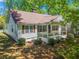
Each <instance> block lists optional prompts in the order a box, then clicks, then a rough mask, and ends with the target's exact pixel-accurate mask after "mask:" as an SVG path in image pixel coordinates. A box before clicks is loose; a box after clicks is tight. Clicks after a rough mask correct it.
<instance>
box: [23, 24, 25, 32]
mask: <svg viewBox="0 0 79 59" xmlns="http://www.w3.org/2000/svg"><path fill="white" fill-rule="evenodd" d="M24 28H25V26H24V25H22V33H24Z"/></svg>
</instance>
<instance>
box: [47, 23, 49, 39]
mask: <svg viewBox="0 0 79 59" xmlns="http://www.w3.org/2000/svg"><path fill="white" fill-rule="evenodd" d="M48 29H49V27H48V24H47V38H48V35H49V30H48Z"/></svg>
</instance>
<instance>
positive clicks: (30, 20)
mask: <svg viewBox="0 0 79 59" xmlns="http://www.w3.org/2000/svg"><path fill="white" fill-rule="evenodd" d="M17 13H19V14H21V16H20V18H22V20H20V21H19V22H20V23H25V24H38V23H47V22H50V21H53V20H55V19H56V18H57V16H51V15H45V14H38V13H33V12H24V11H17Z"/></svg>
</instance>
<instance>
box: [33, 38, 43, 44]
mask: <svg viewBox="0 0 79 59" xmlns="http://www.w3.org/2000/svg"><path fill="white" fill-rule="evenodd" d="M34 44H35V45H40V44H42V40H41V38H39V39H37V40H34Z"/></svg>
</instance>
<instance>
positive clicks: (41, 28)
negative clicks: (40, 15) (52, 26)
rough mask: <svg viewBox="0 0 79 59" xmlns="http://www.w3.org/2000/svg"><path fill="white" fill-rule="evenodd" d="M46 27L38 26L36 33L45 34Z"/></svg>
mask: <svg viewBox="0 0 79 59" xmlns="http://www.w3.org/2000/svg"><path fill="white" fill-rule="evenodd" d="M46 31H47V26H46V25H38V32H46Z"/></svg>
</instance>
